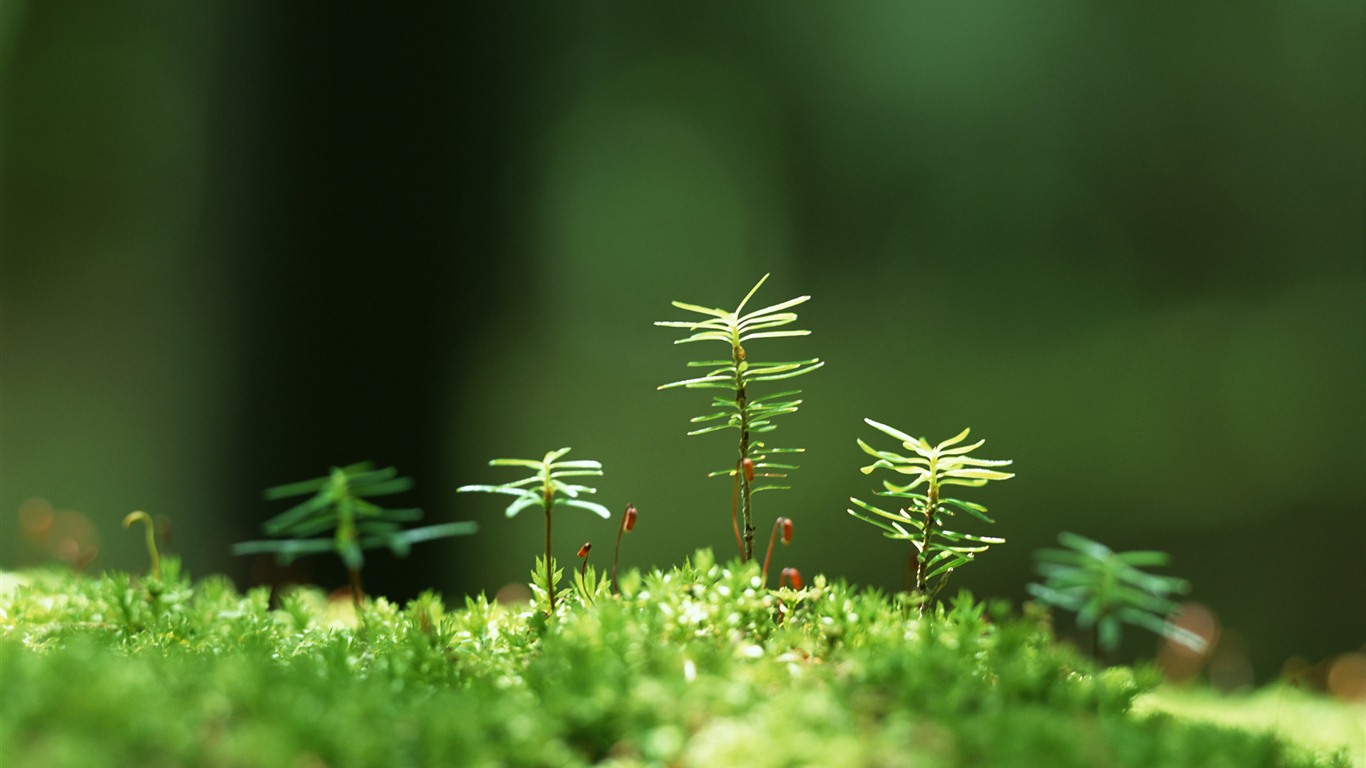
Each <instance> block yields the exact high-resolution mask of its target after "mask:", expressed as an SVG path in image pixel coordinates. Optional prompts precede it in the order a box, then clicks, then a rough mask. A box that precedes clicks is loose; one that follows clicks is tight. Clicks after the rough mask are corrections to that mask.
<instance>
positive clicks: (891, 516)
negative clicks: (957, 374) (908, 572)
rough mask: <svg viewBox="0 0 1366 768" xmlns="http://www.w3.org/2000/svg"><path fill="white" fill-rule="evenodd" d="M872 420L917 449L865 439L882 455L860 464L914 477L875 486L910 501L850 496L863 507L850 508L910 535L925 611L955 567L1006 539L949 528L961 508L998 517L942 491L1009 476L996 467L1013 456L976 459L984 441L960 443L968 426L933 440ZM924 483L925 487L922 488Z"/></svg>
mask: <svg viewBox="0 0 1366 768" xmlns="http://www.w3.org/2000/svg"><path fill="white" fill-rule="evenodd" d="M864 421H865V422H867V423H868V425H869V426H871V427H873V428H874V429H877V430H878V431H880V432H883V433H884V434H887V435H889V436H891V437H894V438H896V439H897V440H899V441H901V445H902V447H903V448H905V449H906V450H908V451H910V452H911V453H912V454H913V455H910V456H902V455H900V454H897V453H893V452H891V451H879V450H876V449H874V448H873V447H871V446H869V445H868V444H867V443H865V442H863V440H861V439H860V440H859V441H858V444H859V447H860V448H862V449H863V452H864V453H867V454H869V455H870V456H873V457H875V458H876V459H877V461H875V462H873V463H872V464H869V465H868V466H866V467H862V468H861V469H860V471H861V472H863V474H865V475H866V474H869V473H870V472H872V471H873V470H875V469H890V470H892V471H893V472H896V473H898V474H902V475H911V476H912V477H913V478H914V479H913V480H912V481H911V482H910V483H908V484H906V485H896V484H894V483H891V482H888V481H885V480H884V481H883V483H882V486H883V490H881V491H874V493H876V494H877V495H878V496H886V497H890V498H897V499H907V500H908V501H909V502H910V503H909V504H908V505H907V506H906V507H903V508H901V509H898V510H897V511H896V512H895V513H892V512H886V511H884V510H881V509H878V508H877V507H875V506H873V505H871V504H868V503H866V502H863V501H860V500H859V499H856V498H853V497H850V499H849V501H851V502H853V503H854V505H855V506H857V507H858V509H850V510H847V511H848V512H849V514H851V515H853V516H854V517H857V518H858V519H860V520H862V521H864V522H866V523H872V524H873V525H875V526H877V527H878V528H881V529H882V530H883V535H884V536H886V537H887V538H889V539H904V540H906V541H909V542H911V544H913V545H914V546H915V549H916V552H915V560H914V563H913V566H912V567H913V569H914V572H915V593H916V594H917V595H919V596H920V597H921V601H920V613H921V615H923V614H924V612H925V606H926V604H928V603H929V602H930V601H932V600H933V599H934V597H935V595H937V594H938V593H939V590H941V589H943V588H944V583H945V582H946V581H947V580H948V578H949V574H951V573H953V570H954V569H955V568H958V567H959V566H962V565H963V564H965V563H968V562H971V561H972V559H973V558H974V557H976V556H977V554H979V553H981V552H985V551H986V550H987V548H988V547H989V546H990V545H992V544H1001V543H1003V542H1004V541H1005V539H1000V538H996V537H992V536H977V535H974V534H970V533H963V532H961V531H956V530H953V529H951V528H949V527H948V526H947V525H946V524H945V522H946V520H947V519H948V518H950V517H952V516H953V515H954V514H955V513H956V512H967V513H968V514H970V515H972V516H973V517H975V518H977V519H979V520H981V521H983V522H986V523H994V522H996V521H995V520H992V519H991V518H990V517H987V514H986V512H987V508H986V507H984V506H982V505H981V504H976V503H974V502H970V501H962V500H960V499H951V498H947V497H944V496H941V495H940V492H941V489H942V487H943V486H946V485H960V486H967V487H969V488H977V487H980V486H983V485H986V484H987V483H988V482H990V481H992V480H1007V479H1009V478H1012V477H1014V476H1015V475H1014V474H1012V473H1010V472H1002V471H1000V470H997V469H993V467H1003V466H1006V465H1008V464H1010V463H1011V462H1010V461H1009V460H992V459H975V458H972V457H969V456H968V455H967V454H969V453H971V452H972V451H974V450H976V449H977V448H978V447H979V446H981V445H982V443H983V442H985V441H983V440H978V441H977V442H975V443H972V444H970V445H959V444H960V443H962V442H963V440H965V439H966V438H967V436H968V430H966V429H965V430H963V431H962V432H960V433H958V435H956V436H954V437H952V438H950V439H948V440H945V441H944V442H942V443H940V444H938V445H934V446H931V445H930V444H929V443H928V442H927V441H926V440H925V439H924V438H916V437H911V436H910V435H908V434H906V433H905V432H902V431H900V430H898V429H894V428H892V427H889V426H887V425H886V424H880V423H878V422H876V421H873V420H872V419H864ZM917 489H919V490H917Z"/></svg>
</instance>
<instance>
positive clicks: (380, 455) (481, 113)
mask: <svg viewBox="0 0 1366 768" xmlns="http://www.w3.org/2000/svg"><path fill="white" fill-rule="evenodd" d="M225 15H226V18H225V19H224V23H223V29H224V34H225V39H224V42H223V43H222V46H223V47H222V50H223V55H222V57H221V70H220V72H219V78H218V88H219V90H220V94H219V95H218V97H217V98H215V100H214V103H215V104H216V105H217V110H218V113H217V114H216V115H215V116H214V121H213V122H214V126H215V127H214V130H215V132H216V135H214V136H212V137H211V138H212V141H211V146H212V147H213V148H214V151H215V152H216V153H217V154H216V155H215V157H214V158H213V159H212V163H213V165H212V169H213V170H212V174H211V177H212V180H213V181H212V182H211V183H212V184H213V192H212V202H213V203H214V206H213V207H214V216H215V217H216V218H215V220H214V222H215V226H213V227H212V228H211V229H212V231H214V232H215V233H216V235H217V236H218V237H219V238H221V241H220V242H219V243H217V244H216V247H221V248H222V249H224V251H225V254H226V255H227V256H228V257H229V258H232V259H235V260H237V261H238V263H239V270H238V279H239V281H240V284H239V286H238V290H239V291H240V295H241V296H242V297H243V300H242V303H241V306H240V307H239V308H238V314H239V318H240V328H241V338H240V340H239V342H240V349H239V353H240V356H241V362H242V365H241V366H240V368H239V370H242V371H243V372H244V380H243V381H242V382H241V398H240V400H239V402H238V403H237V406H238V410H237V412H236V413H235V414H234V416H233V418H234V419H235V421H236V438H235V442H236V446H235V450H234V452H233V453H234V455H236V456H238V457H240V462H241V465H240V466H238V467H234V468H232V472H233V475H234V478H233V479H234V487H236V488H237V491H236V493H237V494H238V495H237V496H236V498H235V499H234V501H235V505H234V506H235V509H237V510H239V514H240V521H238V525H239V528H240V530H241V532H242V534H243V535H249V534H251V533H252V532H253V529H254V526H255V525H256V523H258V522H259V521H260V520H261V519H263V518H264V517H265V516H266V515H267V514H268V512H267V510H266V507H265V504H264V503H263V502H262V501H261V498H260V489H261V488H263V487H265V486H267V485H270V484H274V483H280V482H288V481H292V480H297V479H303V478H307V477H313V476H317V475H320V474H323V473H325V472H326V470H327V469H328V467H329V466H332V465H337V464H342V463H349V462H353V461H358V460H364V459H373V460H374V461H376V462H378V463H381V464H386V465H387V464H392V465H395V466H397V467H398V468H399V470H400V471H401V472H403V473H405V474H408V475H411V476H413V477H414V478H415V479H416V480H417V487H416V489H415V490H414V491H413V492H411V493H410V494H409V495H407V496H406V498H407V499H408V500H409V501H411V502H412V503H414V504H416V505H418V506H421V507H422V508H423V509H425V510H426V511H427V515H428V520H429V521H445V520H450V519H453V512H452V510H451V509H450V505H449V503H448V501H447V499H448V498H449V497H450V496H451V493H450V490H449V489H447V488H446V487H445V486H447V485H451V484H452V483H453V480H452V478H450V477H449V472H448V471H445V468H443V467H442V466H441V459H442V447H443V435H442V432H441V431H442V430H443V429H449V428H450V424H449V421H448V419H447V418H446V411H447V410H448V409H447V402H448V400H449V393H450V392H451V390H452V387H453V386H454V385H453V382H452V381H450V380H449V379H448V377H449V376H450V374H451V372H452V371H453V370H454V366H453V365H452V361H453V360H455V359H456V358H458V357H459V356H460V355H461V352H462V350H463V349H464V348H465V344H466V342H467V341H468V340H470V339H471V338H472V336H471V335H470V334H471V333H472V332H473V331H475V330H476V329H477V327H476V326H475V325H472V324H473V323H474V322H475V319H476V318H477V317H478V316H479V313H480V310H481V309H482V308H483V307H485V306H487V305H488V304H489V303H490V302H491V301H492V298H491V296H492V292H491V291H490V290H489V288H488V282H489V280H490V276H489V275H488V274H487V272H488V271H489V270H491V269H492V270H495V271H496V270H497V269H498V268H499V265H498V264H494V263H491V259H490V257H491V255H492V254H497V253H498V252H499V250H500V249H499V239H500V237H501V235H500V230H501V220H502V218H503V217H502V212H501V211H500V209H499V207H498V201H497V196H496V195H495V194H494V189H495V187H496V186H497V183H498V175H499V169H500V161H501V157H502V155H503V152H504V148H503V147H502V146H501V145H500V144H499V139H500V136H502V135H503V134H502V132H501V130H500V120H501V118H500V115H501V114H503V112H504V111H505V110H502V109H500V99H501V98H502V94H503V90H502V86H503V85H504V84H503V83H501V82H500V77H499V58H498V56H497V55H495V54H497V53H499V52H498V51H495V50H493V46H496V45H497V44H498V43H499V41H500V40H502V39H503V37H502V35H499V34H494V33H491V32H490V30H489V29H488V27H489V20H487V19H478V18H473V17H471V12H470V11H469V10H467V9H466V8H464V7H463V6H454V5H441V6H431V7H424V8H423V9H421V10H420V11H414V10H413V9H406V10H404V11H403V12H401V13H385V14H383V19H382V20H377V19H376V18H375V16H374V10H373V9H367V10H366V11H364V12H362V11H360V10H359V9H352V10H345V11H344V10H341V9H338V8H333V7H331V6H322V5H306V4H283V5H278V4H260V5H258V6H250V7H238V8H234V9H233V10H232V11H229V12H227V13H226V14H225ZM275 511H278V510H275ZM428 546H435V545H428ZM417 554H420V553H417ZM410 558H411V559H410V560H409V561H406V562H405V563H404V564H403V566H402V568H397V567H395V566H394V561H393V560H392V558H390V557H389V556H388V555H387V554H386V553H376V555H375V556H374V557H373V558H371V559H370V561H369V562H367V570H366V574H365V578H366V582H367V585H368V586H370V588H371V590H372V591H373V592H375V593H376V594H391V595H392V596H395V597H401V596H403V595H407V594H410V593H411V592H412V591H413V590H415V589H417V588H421V587H424V586H429V585H440V584H443V583H444V582H447V581H449V579H450V578H451V576H452V574H451V571H450V568H449V563H433V561H432V560H431V559H430V558H423V557H420V556H413V555H410ZM424 564H431V565H424ZM312 567H313V573H314V574H315V575H317V576H318V578H319V580H321V581H325V582H327V583H329V584H333V582H335V583H336V584H340V583H344V581H345V576H344V574H342V573H341V569H340V565H339V564H336V563H331V562H327V563H323V562H318V563H314V564H313V566H312ZM436 568H439V571H440V572H439V574H438V573H431V574H425V573H424V571H427V570H428V569H436ZM331 569H335V570H331ZM398 572H401V573H402V579H400V578H399V576H398ZM333 585H335V584H333Z"/></svg>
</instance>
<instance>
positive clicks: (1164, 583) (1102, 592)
mask: <svg viewBox="0 0 1366 768" xmlns="http://www.w3.org/2000/svg"><path fill="white" fill-rule="evenodd" d="M1058 542H1059V543H1060V544H1062V545H1063V547H1065V549H1041V550H1038V551H1036V552H1035V553H1034V556H1035V558H1036V560H1037V563H1036V564H1035V570H1036V571H1037V572H1038V574H1039V575H1040V576H1042V577H1043V578H1044V583H1042V584H1029V585H1028V586H1027V587H1026V588H1027V589H1028V590H1029V594H1031V595H1033V596H1034V597H1035V598H1036V599H1038V600H1039V601H1041V602H1043V603H1046V604H1047V605H1050V606H1053V607H1055V608H1061V609H1063V610H1065V611H1071V612H1073V613H1076V614H1077V626H1079V627H1082V628H1083V629H1090V628H1094V629H1095V632H1096V642H1097V644H1098V645H1099V646H1100V648H1101V649H1102V650H1104V651H1105V652H1106V653H1110V652H1113V651H1114V650H1115V649H1116V648H1118V647H1119V643H1120V639H1121V636H1122V625H1123V624H1133V625H1135V626H1138V627H1142V628H1144V629H1147V630H1149V631H1151V632H1153V633H1155V634H1157V635H1160V636H1162V637H1166V638H1169V639H1171V640H1174V641H1176V642H1178V643H1181V644H1182V645H1185V646H1186V647H1188V648H1190V649H1191V650H1194V651H1196V652H1201V651H1203V650H1204V647H1205V641H1204V639H1203V638H1201V637H1200V636H1199V635H1196V634H1194V633H1192V632H1190V631H1188V630H1186V629H1183V628H1181V627H1178V626H1176V625H1175V624H1172V623H1171V622H1170V621H1167V618H1166V617H1168V616H1170V615H1171V614H1173V613H1175V612H1176V610H1177V608H1178V606H1177V604H1176V603H1175V602H1174V601H1173V600H1172V599H1171V596H1172V595H1178V594H1185V593H1186V592H1187V591H1189V590H1190V583H1189V582H1187V581H1186V580H1184V579H1178V578H1176V577H1174V576H1162V575H1157V574H1151V573H1147V572H1145V571H1143V570H1142V569H1143V568H1145V567H1152V566H1164V565H1167V564H1168V562H1169V561H1170V560H1171V557H1170V556H1169V555H1168V554H1167V553H1166V552H1157V551H1151V550H1140V551H1132V552H1115V551H1113V550H1111V549H1110V548H1109V547H1107V546H1105V545H1104V544H1101V543H1100V542H1097V541H1093V540H1091V539H1088V538H1086V537H1085V536H1079V535H1077V534H1075V533H1069V532H1066V531H1064V532H1062V533H1060V534H1058Z"/></svg>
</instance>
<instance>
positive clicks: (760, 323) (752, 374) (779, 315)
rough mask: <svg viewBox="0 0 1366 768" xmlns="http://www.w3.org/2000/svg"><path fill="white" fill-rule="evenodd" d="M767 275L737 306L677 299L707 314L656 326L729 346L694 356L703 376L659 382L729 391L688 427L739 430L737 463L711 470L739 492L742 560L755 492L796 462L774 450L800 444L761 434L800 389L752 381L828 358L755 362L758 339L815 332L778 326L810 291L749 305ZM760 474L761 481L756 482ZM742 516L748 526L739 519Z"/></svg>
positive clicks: (748, 552) (736, 511) (788, 409)
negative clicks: (761, 386) (772, 442)
mask: <svg viewBox="0 0 1366 768" xmlns="http://www.w3.org/2000/svg"><path fill="white" fill-rule="evenodd" d="M768 277H769V276H768V275H764V276H763V277H762V278H760V279H759V282H758V283H756V284H755V285H754V287H753V288H751V289H750V291H749V293H748V294H746V295H745V298H744V299H743V300H742V301H741V302H740V305H739V306H738V307H736V308H735V309H734V310H726V309H713V308H710V307H703V306H698V305H696V304H687V303H684V302H681V301H675V302H673V305H674V306H675V307H678V308H679V309H683V310H687V311H689V312H694V313H697V314H699V315H704V316H705V319H702V320H678V321H675V320H662V321H659V322H656V323H655V325H659V326H663V327H666V328H682V329H683V330H686V331H689V332H690V335H688V336H685V337H684V338H681V339H678V340H676V341H675V342H674V343H675V344H686V343H688V342H693V341H718V342H721V343H724V344H726V345H727V346H728V347H729V348H730V357H729V359H721V360H715V359H712V360H694V361H691V362H689V363H688V367H689V368H704V369H707V371H706V373H705V374H703V375H702V376H697V377H693V378H687V379H681V380H679V381H674V382H670V383H668V384H664V385H662V386H660V387H658V388H659V389H670V388H673V387H684V388H687V389H719V390H723V391H725V393H726V394H725V395H724V396H716V397H713V398H712V404H711V407H712V408H713V409H714V410H713V411H712V412H710V413H706V414H703V415H701V416H697V417H695V418H693V419H692V423H694V424H705V426H701V427H698V428H697V429H694V430H693V431H691V432H689V433H688V434H689V435H701V434H705V433H707V432H716V431H720V430H723V429H734V430H736V431H737V432H738V433H739V450H738V455H737V456H736V459H735V462H734V463H733V464H732V465H731V466H728V467H727V468H725V469H721V470H718V471H716V472H712V473H710V474H709V475H708V477H719V476H727V477H733V478H735V491H734V493H733V495H732V504H731V527H732V528H733V529H734V530H735V534H736V539H737V543H738V544H739V546H740V556H741V558H742V560H744V561H749V560H752V559H754V532H755V528H754V516H753V508H752V501H751V497H752V495H753V494H754V493H757V492H759V491H767V490H778V489H784V488H787V486H785V485H776V484H773V483H770V482H768V481H769V480H771V479H779V478H785V477H787V474H786V473H787V471H790V470H793V469H796V468H797V467H796V466H795V465H793V464H783V463H778V462H775V461H772V460H770V458H769V457H770V456H771V455H775V454H782V453H800V452H801V451H803V450H804V449H802V448H774V447H770V446H768V445H767V444H766V443H765V441H763V440H757V439H755V437H756V436H757V435H761V434H764V433H766V432H771V431H773V429H774V428H775V425H774V424H773V419H775V418H776V417H778V416H781V415H783V414H788V413H795V412H796V410H797V406H799V405H800V404H801V402H802V401H801V400H799V399H794V398H795V397H796V396H797V395H800V394H801V390H795V389H794V390H786V391H781V392H774V393H770V394H764V395H763V396H759V397H756V396H755V393H754V392H753V391H752V386H753V385H754V384H757V383H761V382H769V381H779V380H782V379H791V378H794V377H796V376H801V375H803V374H807V373H810V372H812V371H814V370H816V369H817V368H820V367H821V366H822V365H824V364H825V363H823V362H821V360H820V359H819V358H814V357H813V358H810V359H808V360H793V361H787V362H756V361H754V360H751V359H750V358H749V353H748V351H747V349H746V347H745V345H746V344H747V343H748V342H751V341H754V340H756V339H772V338H782V337H788V336H807V335H810V333H811V332H810V331H804V330H774V329H776V328H780V327H781V326H785V325H788V324H790V323H792V322H795V321H796V319H797V315H796V313H795V312H790V311H788V310H790V309H791V308H792V307H795V306H797V305H798V304H802V303H804V302H806V301H807V300H809V299H810V298H811V297H810V296H798V297H797V298H795V299H788V300H787V301H783V302H779V303H777V304H774V305H772V306H767V307H764V308H762V309H756V310H753V311H751V312H745V305H746V304H748V303H749V300H750V299H751V298H753V297H754V294H755V293H756V292H757V291H758V290H759V286H761V285H763V284H764V281H765V280H767V279H768ZM756 480H758V482H757V484H756ZM737 517H738V518H739V519H740V520H743V523H744V531H743V534H742V533H741V530H740V525H739V522H738V521H737Z"/></svg>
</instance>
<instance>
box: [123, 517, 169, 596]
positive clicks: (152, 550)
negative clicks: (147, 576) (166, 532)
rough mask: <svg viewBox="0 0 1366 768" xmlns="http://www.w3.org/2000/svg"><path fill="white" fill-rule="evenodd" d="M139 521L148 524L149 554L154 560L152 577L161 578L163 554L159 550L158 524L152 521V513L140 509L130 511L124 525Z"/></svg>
mask: <svg viewBox="0 0 1366 768" xmlns="http://www.w3.org/2000/svg"><path fill="white" fill-rule="evenodd" d="M138 521H142V523H143V524H144V525H145V526H146V529H147V556H148V557H149V558H151V561H152V578H154V579H160V578H161V555H160V554H159V553H158V552H157V533H156V525H155V524H154V523H153V522H152V517H151V515H148V514H147V513H146V512H143V511H142V510H138V511H136V512H129V513H128V515H127V516H126V517H124V518H123V527H124V528H129V527H131V526H132V525H133V523H136V522H138Z"/></svg>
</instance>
